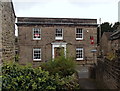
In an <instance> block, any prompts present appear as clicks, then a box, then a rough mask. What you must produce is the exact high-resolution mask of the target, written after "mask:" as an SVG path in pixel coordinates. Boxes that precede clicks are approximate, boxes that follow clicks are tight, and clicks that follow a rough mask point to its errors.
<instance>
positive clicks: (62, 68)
mask: <svg viewBox="0 0 120 91" xmlns="http://www.w3.org/2000/svg"><path fill="white" fill-rule="evenodd" d="M41 67H42V68H43V69H45V70H46V71H49V72H50V74H53V75H54V74H56V73H58V74H59V75H60V76H62V77H66V76H71V75H72V74H73V73H75V62H74V59H73V58H71V57H65V56H64V55H63V54H62V53H61V56H59V57H57V58H55V59H54V60H51V61H48V62H46V63H43V64H42V65H41Z"/></svg>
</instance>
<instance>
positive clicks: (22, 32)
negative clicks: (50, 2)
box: [17, 17, 97, 64]
mask: <svg viewBox="0 0 120 91" xmlns="http://www.w3.org/2000/svg"><path fill="white" fill-rule="evenodd" d="M96 21H97V20H96V19H93V20H92V19H90V20H89V19H88V20H87V19H77V20H76V19H74V18H73V19H71V18H70V19H69V18H67V19H65V18H62V19H59V18H55V19H54V18H52V19H51V18H47V19H46V18H45V19H44V18H34V19H33V18H32V19H31V18H19V17H18V23H17V25H18V40H19V54H20V60H19V62H20V63H21V64H25V63H33V64H38V63H40V62H44V61H46V60H47V61H48V60H50V59H52V43H55V42H64V43H67V44H66V47H67V49H68V53H69V56H73V57H75V55H76V47H82V48H84V57H87V60H88V61H93V53H91V50H92V49H94V48H95V47H96V44H97V24H96ZM25 22H28V24H25ZM34 23H37V24H34ZM38 23H39V24H38ZM71 24H72V25H71ZM34 27H37V28H40V29H41V40H33V35H32V34H33V31H32V30H33V28H34ZM56 28H62V29H63V40H61V41H57V40H55V30H56ZM76 28H82V29H83V36H84V39H83V40H76V34H75V29H76ZM90 36H94V42H95V44H93V45H91V40H90ZM36 47H39V48H41V51H42V54H41V56H42V60H41V61H37V62H36V61H33V54H32V52H33V48H36ZM84 60H85V59H84ZM78 62H81V61H78Z"/></svg>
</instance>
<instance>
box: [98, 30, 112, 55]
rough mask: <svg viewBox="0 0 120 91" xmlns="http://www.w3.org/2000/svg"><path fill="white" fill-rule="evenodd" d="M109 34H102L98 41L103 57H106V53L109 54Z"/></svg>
mask: <svg viewBox="0 0 120 91" xmlns="http://www.w3.org/2000/svg"><path fill="white" fill-rule="evenodd" d="M111 34H112V32H104V33H103V35H102V37H101V40H100V50H101V52H102V55H103V56H106V55H107V53H109V52H111V51H112V49H111V39H110V38H111V37H110V36H111Z"/></svg>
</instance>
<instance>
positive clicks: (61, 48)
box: [54, 47, 64, 58]
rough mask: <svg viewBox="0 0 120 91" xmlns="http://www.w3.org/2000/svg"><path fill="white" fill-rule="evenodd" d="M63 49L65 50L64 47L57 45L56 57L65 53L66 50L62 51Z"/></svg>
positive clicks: (55, 49)
mask: <svg viewBox="0 0 120 91" xmlns="http://www.w3.org/2000/svg"><path fill="white" fill-rule="evenodd" d="M62 51H64V47H55V48H54V54H55V58H57V57H59V56H61V55H62V53H64V52H62Z"/></svg>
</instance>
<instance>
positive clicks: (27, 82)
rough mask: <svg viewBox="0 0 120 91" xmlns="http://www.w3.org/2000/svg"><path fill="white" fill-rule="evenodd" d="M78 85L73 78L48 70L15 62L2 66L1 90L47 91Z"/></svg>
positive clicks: (72, 87)
mask: <svg viewBox="0 0 120 91" xmlns="http://www.w3.org/2000/svg"><path fill="white" fill-rule="evenodd" d="M78 86H79V85H78V84H77V83H75V80H74V78H73V77H72V76H71V77H70V76H69V77H65V78H63V77H60V76H59V75H58V74H55V75H49V72H48V71H44V70H42V69H41V67H39V68H32V66H30V65H27V66H21V65H19V64H16V63H4V64H3V67H2V90H3V91H4V90H10V91H34V90H35V91H47V90H60V89H67V90H69V89H75V88H76V87H78Z"/></svg>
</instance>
